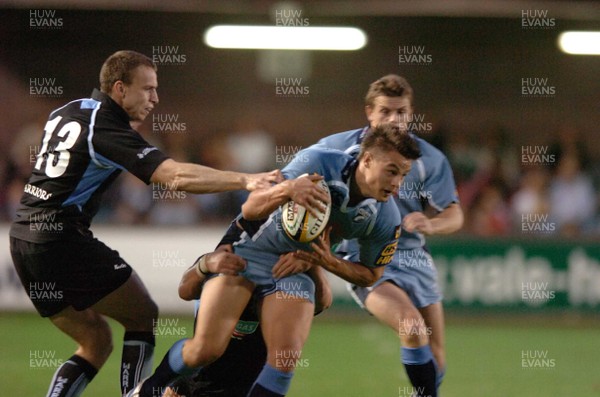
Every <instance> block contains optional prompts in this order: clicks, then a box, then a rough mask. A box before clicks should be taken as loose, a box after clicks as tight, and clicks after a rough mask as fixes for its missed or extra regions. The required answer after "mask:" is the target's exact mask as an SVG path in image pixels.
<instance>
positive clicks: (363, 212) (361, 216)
mask: <svg viewBox="0 0 600 397" xmlns="http://www.w3.org/2000/svg"><path fill="white" fill-rule="evenodd" d="M371 215H373V213H372V212H371V211H370V210H369V209H367V208H359V209H358V213H357V214H356V215H355V216H354V218H353V219H352V222H356V223H358V222H363V221H364V220H365V219H369V218H370V217H371Z"/></svg>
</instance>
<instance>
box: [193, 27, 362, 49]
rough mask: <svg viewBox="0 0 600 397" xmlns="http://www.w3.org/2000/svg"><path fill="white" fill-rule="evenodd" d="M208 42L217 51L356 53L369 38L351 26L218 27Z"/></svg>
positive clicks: (207, 35)
mask: <svg viewBox="0 0 600 397" xmlns="http://www.w3.org/2000/svg"><path fill="white" fill-rule="evenodd" d="M204 42H205V43H206V45H208V46H209V47H213V48H238V49H264V50H334V51H353V50H358V49H361V48H362V47H364V46H365V44H366V43H367V36H366V35H365V33H364V32H363V31H362V30H360V29H357V28H349V27H317V26H302V27H289V26H239V25H238V26H236V25H218V26H213V27H211V28H209V29H208V30H207V31H206V33H204Z"/></svg>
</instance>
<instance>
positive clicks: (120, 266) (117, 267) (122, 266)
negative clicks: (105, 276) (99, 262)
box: [115, 263, 127, 270]
mask: <svg viewBox="0 0 600 397" xmlns="http://www.w3.org/2000/svg"><path fill="white" fill-rule="evenodd" d="M126 267H127V264H126V263H121V264H120V265H115V270H121V269H125V268H126Z"/></svg>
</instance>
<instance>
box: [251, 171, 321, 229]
mask: <svg viewBox="0 0 600 397" xmlns="http://www.w3.org/2000/svg"><path fill="white" fill-rule="evenodd" d="M321 179H323V177H322V176H319V175H308V176H303V177H301V178H296V179H286V180H285V181H283V182H281V183H279V184H277V185H274V186H271V187H269V188H267V189H257V190H254V191H253V192H252V193H250V195H249V196H248V199H247V200H246V202H245V203H244V204H243V205H242V215H243V217H244V218H245V219H247V220H258V219H264V218H266V217H268V216H269V215H270V214H271V212H273V211H275V209H277V207H279V206H280V205H282V204H284V203H286V202H288V201H289V200H293V201H294V202H296V203H298V204H300V205H301V206H303V207H305V208H306V209H308V210H309V211H310V212H311V213H312V214H314V215H315V216H318V215H319V211H325V205H324V204H323V203H329V201H330V200H329V196H328V195H327V193H326V192H325V191H323V190H322V189H321V188H320V187H319V186H318V185H317V184H315V183H314V182H316V181H319V180H321Z"/></svg>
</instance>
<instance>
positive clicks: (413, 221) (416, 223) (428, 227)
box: [402, 212, 433, 235]
mask: <svg viewBox="0 0 600 397" xmlns="http://www.w3.org/2000/svg"><path fill="white" fill-rule="evenodd" d="M402 227H403V228H404V230H406V231H407V232H410V233H414V232H418V233H423V234H425V235H430V234H432V233H433V225H432V224H431V220H430V219H429V218H428V217H427V216H426V215H425V214H423V213H422V212H411V213H410V214H408V215H406V216H405V217H404V219H403V220H402Z"/></svg>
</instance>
